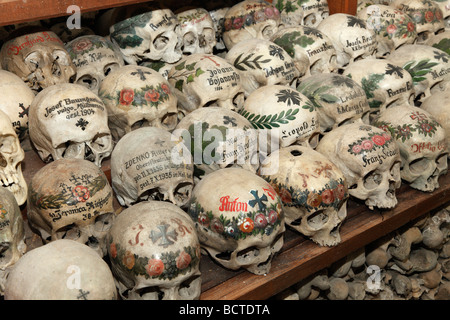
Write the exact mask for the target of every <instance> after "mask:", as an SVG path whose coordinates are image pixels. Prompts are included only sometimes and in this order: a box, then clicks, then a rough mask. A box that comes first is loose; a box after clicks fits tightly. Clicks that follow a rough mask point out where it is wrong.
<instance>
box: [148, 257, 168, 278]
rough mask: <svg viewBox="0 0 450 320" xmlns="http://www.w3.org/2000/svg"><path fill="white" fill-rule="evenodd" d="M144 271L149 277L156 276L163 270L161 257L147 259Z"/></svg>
mask: <svg viewBox="0 0 450 320" xmlns="http://www.w3.org/2000/svg"><path fill="white" fill-rule="evenodd" d="M145 271H147V274H148V275H149V276H151V277H157V276H159V275H160V274H161V273H163V272H164V263H163V262H162V261H161V259H149V260H148V263H147V265H146V266H145Z"/></svg>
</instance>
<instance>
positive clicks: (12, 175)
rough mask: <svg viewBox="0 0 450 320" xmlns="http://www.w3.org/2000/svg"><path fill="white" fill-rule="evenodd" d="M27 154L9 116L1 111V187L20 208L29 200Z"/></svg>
mask: <svg viewBox="0 0 450 320" xmlns="http://www.w3.org/2000/svg"><path fill="white" fill-rule="evenodd" d="M24 158H25V152H24V151H23V149H22V146H21V145H20V141H19V137H18V136H17V133H16V131H15V130H14V128H13V126H12V124H11V120H10V119H9V117H8V115H7V114H6V113H4V112H3V111H1V110H0V182H1V185H0V187H3V188H6V189H7V190H8V191H10V192H12V193H13V194H14V198H15V199H16V201H17V203H18V204H19V206H21V205H23V204H24V203H25V201H26V200H27V192H28V187H27V183H26V182H25V179H24V177H23V174H22V161H23V160H24Z"/></svg>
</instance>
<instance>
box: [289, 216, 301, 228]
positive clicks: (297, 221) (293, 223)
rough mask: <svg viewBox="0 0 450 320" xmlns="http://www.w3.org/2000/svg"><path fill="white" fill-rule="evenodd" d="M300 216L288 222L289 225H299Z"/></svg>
mask: <svg viewBox="0 0 450 320" xmlns="http://www.w3.org/2000/svg"><path fill="white" fill-rule="evenodd" d="M302 218H303V217H302V216H300V217H299V218H297V219H295V220H294V221H292V222H291V223H290V225H292V226H299V225H300V224H301V223H302Z"/></svg>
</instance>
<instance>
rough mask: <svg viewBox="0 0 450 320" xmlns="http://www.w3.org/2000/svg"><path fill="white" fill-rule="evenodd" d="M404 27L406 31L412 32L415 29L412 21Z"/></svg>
mask: <svg viewBox="0 0 450 320" xmlns="http://www.w3.org/2000/svg"><path fill="white" fill-rule="evenodd" d="M406 28H407V29H408V32H414V30H416V25H415V24H414V22H412V21H410V22H408V24H407V25H406Z"/></svg>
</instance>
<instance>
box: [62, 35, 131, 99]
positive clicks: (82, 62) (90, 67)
mask: <svg viewBox="0 0 450 320" xmlns="http://www.w3.org/2000/svg"><path fill="white" fill-rule="evenodd" d="M66 49H67V52H69V54H70V57H71V59H72V62H73V64H74V65H75V66H76V67H77V75H76V78H75V81H74V82H75V83H78V84H81V85H84V86H85V87H87V88H88V89H90V90H92V92H94V93H95V94H98V87H99V86H100V83H101V82H102V81H103V79H104V78H105V77H106V76H107V75H108V74H109V73H110V72H112V71H114V70H116V69H118V68H120V67H121V66H123V65H124V61H123V58H122V55H121V54H120V52H119V49H118V48H117V47H116V46H115V45H114V44H113V43H112V42H111V41H110V40H108V39H107V38H104V37H101V36H96V35H88V36H81V37H77V38H76V39H74V40H72V41H70V42H69V43H67V44H66Z"/></svg>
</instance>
